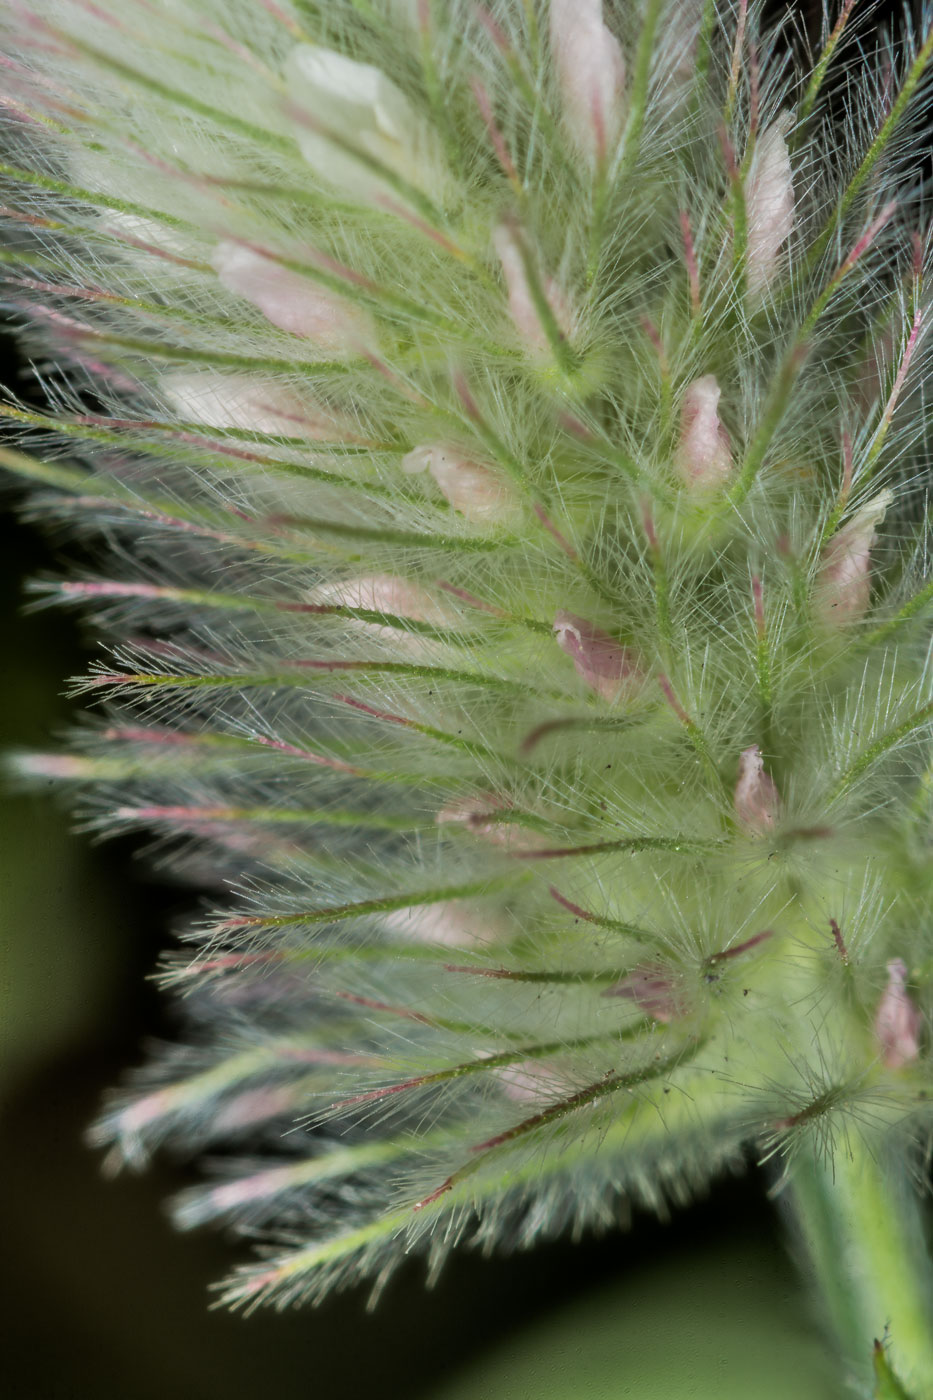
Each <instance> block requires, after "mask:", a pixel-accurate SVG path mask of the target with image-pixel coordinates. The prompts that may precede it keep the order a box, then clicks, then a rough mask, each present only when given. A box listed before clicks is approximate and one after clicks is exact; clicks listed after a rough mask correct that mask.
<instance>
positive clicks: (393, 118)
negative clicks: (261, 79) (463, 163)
mask: <svg viewBox="0 0 933 1400" xmlns="http://www.w3.org/2000/svg"><path fill="white" fill-rule="evenodd" d="M285 76H286V79H287V82H288V90H289V95H290V97H291V99H292V101H293V102H294V104H295V106H296V108H297V109H298V118H297V126H298V130H297V141H298V145H299V146H300V148H301V153H302V155H303V156H304V158H305V160H306V161H307V162H308V164H309V165H310V166H311V167H312V169H313V170H314V171H315V172H316V174H317V175H319V176H320V177H321V179H322V180H325V181H326V182H327V183H328V184H331V185H334V186H336V187H337V188H338V189H340V190H342V191H344V193H346V194H348V195H351V196H354V197H356V198H359V199H363V200H366V201H370V200H374V199H375V200H378V199H379V197H380V196H383V197H384V196H386V195H390V194H392V195H395V196H396V197H397V195H398V193H399V191H398V190H397V188H396V187H395V185H394V182H393V180H392V177H393V176H395V177H397V179H398V180H401V181H403V182H404V183H405V184H407V185H412V186H414V187H415V188H416V189H420V190H423V191H424V192H425V193H427V194H429V195H432V196H434V197H436V196H437V193H438V190H439V189H440V190H441V191H443V189H444V187H445V185H446V182H447V177H446V170H445V168H444V164H443V159H442V156H441V152H440V146H439V144H438V140H437V137H436V135H435V133H434V131H433V129H432V127H431V126H430V124H429V123H428V122H427V121H425V119H424V118H423V117H421V116H420V115H419V114H418V113H417V112H416V111H415V109H414V108H413V107H412V105H411V103H410V102H409V101H408V98H407V97H406V96H405V94H404V93H403V92H402V91H401V90H400V89H399V88H397V87H396V85H395V83H393V82H391V81H390V79H389V78H387V77H386V75H385V73H383V72H382V70H381V69H379V68H375V67H373V65H372V64H369V63H358V62H357V61H356V59H353V58H348V57H347V56H346V55H345V54H341V53H335V52H334V51H333V50H332V49H325V48H321V47H319V46H318V45H316V44H298V45H297V46H296V47H295V48H294V49H293V50H292V52H291V53H290V54H289V56H288V59H287V60H286V63H285ZM302 113H304V114H306V118H307V120H306V123H302V121H301V114H302ZM329 132H333V134H334V135H335V136H339V137H340V138H342V139H345V140H346V142H347V143H348V146H355V147H356V148H357V149H358V150H359V151H360V152H361V153H362V154H363V155H364V156H368V157H370V158H372V159H373V160H374V161H378V162H379V164H380V165H381V166H383V167H384V168H385V171H386V176H387V178H380V175H379V172H378V171H377V170H374V169H373V168H372V167H370V166H369V165H368V164H367V163H365V162H364V161H361V160H359V159H357V158H356V157H355V156H354V155H353V153H352V151H351V150H349V149H347V148H346V147H344V146H343V145H342V144H340V145H338V144H337V142H335V141H333V140H332V139H331V137H330V135H328V133H329Z"/></svg>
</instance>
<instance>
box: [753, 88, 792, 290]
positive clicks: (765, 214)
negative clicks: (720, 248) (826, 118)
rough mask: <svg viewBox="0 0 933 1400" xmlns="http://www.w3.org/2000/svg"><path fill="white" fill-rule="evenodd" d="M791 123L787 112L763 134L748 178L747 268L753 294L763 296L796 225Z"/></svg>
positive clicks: (756, 148) (759, 139) (775, 272)
mask: <svg viewBox="0 0 933 1400" xmlns="http://www.w3.org/2000/svg"><path fill="white" fill-rule="evenodd" d="M789 124H790V118H789V116H788V115H787V114H784V115H783V116H781V117H779V118H778V120H777V121H776V122H775V123H774V125H773V126H769V127H768V129H767V131H764V132H763V133H762V134H761V136H760V137H759V138H758V144H757V145H756V147H755V154H754V155H753V156H752V162H751V166H750V168H749V172H748V177H747V179H746V181H745V215H746V220H747V227H748V243H747V247H746V264H745V267H746V281H747V285H748V290H749V292H750V293H751V294H752V295H753V296H754V295H761V294H762V293H763V292H765V291H766V290H767V288H768V287H769V286H770V284H771V282H773V280H774V278H775V276H776V274H777V271H778V264H779V257H780V252H781V249H782V248H783V246H784V244H785V243H786V242H787V240H788V238H789V237H790V235H791V233H792V231H793V227H794V178H793V171H792V170H791V164H790V153H789V152H788V149H787V142H786V141H785V139H784V133H785V132H786V131H787V128H788V126H789Z"/></svg>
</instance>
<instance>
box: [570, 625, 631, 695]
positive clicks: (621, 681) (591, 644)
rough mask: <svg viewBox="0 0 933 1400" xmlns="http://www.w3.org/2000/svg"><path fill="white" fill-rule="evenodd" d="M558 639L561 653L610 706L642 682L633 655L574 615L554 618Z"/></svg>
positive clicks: (606, 633) (596, 628)
mask: <svg viewBox="0 0 933 1400" xmlns="http://www.w3.org/2000/svg"><path fill="white" fill-rule="evenodd" d="M554 635H555V637H556V638H557V645H558V646H559V647H560V649H561V651H565V652H566V653H567V655H568V656H569V657H570V659H571V660H572V661H573V664H574V668H575V670H576V672H577V675H578V676H582V678H583V680H585V681H586V683H587V685H588V686H589V687H590V689H591V690H594V691H595V692H596V694H597V695H598V696H600V697H601V699H603V700H608V701H609V702H610V703H611V702H612V701H614V700H618V699H619V698H620V697H621V695H622V692H623V689H624V690H630V689H631V688H632V687H633V686H635V685H637V684H639V683H640V681H641V672H640V671H639V668H638V666H637V664H636V662H635V659H634V657H633V655H632V653H631V651H630V650H629V649H628V648H627V647H624V646H622V645H621V644H620V643H619V642H617V641H616V640H615V638H614V637H610V636H609V633H608V632H603V631H602V629H601V628H599V627H594V626H593V624H592V623H591V622H587V621H586V619H585V618H582V617H577V616H576V615H575V614H574V613H569V612H559V613H557V614H556V615H555V617H554Z"/></svg>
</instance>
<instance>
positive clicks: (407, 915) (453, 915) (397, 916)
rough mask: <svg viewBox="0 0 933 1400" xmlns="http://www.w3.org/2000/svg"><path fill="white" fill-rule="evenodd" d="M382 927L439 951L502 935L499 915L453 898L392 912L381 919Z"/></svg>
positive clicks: (470, 944)
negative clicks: (436, 947) (435, 945)
mask: <svg viewBox="0 0 933 1400" xmlns="http://www.w3.org/2000/svg"><path fill="white" fill-rule="evenodd" d="M383 924H384V926H385V927H386V928H387V929H388V930H389V931H390V932H391V933H393V934H397V935H398V936H399V937H401V938H405V939H410V940H411V941H412V942H413V943H436V944H437V945H438V946H439V947H442V948H473V947H478V946H480V945H482V944H485V943H489V942H496V941H498V940H499V939H500V938H501V937H502V936H503V934H504V926H503V924H502V920H501V919H500V918H499V917H498V915H496V914H490V913H487V912H484V911H483V910H482V909H480V908H478V907H476V906H474V905H471V904H467V903H465V902H463V901H462V900H454V899H448V900H443V901H442V902H441V903H439V904H414V905H410V906H409V907H407V908H405V909H393V910H392V911H391V913H389V914H386V915H385V916H384V918H383Z"/></svg>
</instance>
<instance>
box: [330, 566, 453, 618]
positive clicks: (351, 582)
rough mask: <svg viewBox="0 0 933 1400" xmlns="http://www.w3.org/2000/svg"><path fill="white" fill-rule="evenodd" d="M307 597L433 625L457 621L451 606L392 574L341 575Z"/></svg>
mask: <svg viewBox="0 0 933 1400" xmlns="http://www.w3.org/2000/svg"><path fill="white" fill-rule="evenodd" d="M308 601H309V602H310V603H321V604H323V605H325V606H326V605H328V604H336V605H338V606H340V607H346V608H360V609H361V610H362V611H365V612H380V613H386V614H388V615H389V616H390V617H407V618H410V619H411V621H412V622H427V623H430V624H432V625H433V626H435V627H452V626H455V625H456V622H457V614H456V612H455V610H454V609H453V608H450V607H448V606H446V605H445V603H444V602H443V601H442V600H441V599H439V598H436V597H435V596H434V595H433V594H431V593H429V592H428V590H427V589H426V588H422V587H421V585H420V584H417V583H413V582H412V581H411V580H410V579H407V578H398V577H396V575H394V574H367V575H364V576H363V577H360V578H346V579H341V580H339V582H337V583H322V584H319V585H318V587H317V588H314V589H312V591H311V592H310V593H309V594H308ZM362 625H363V626H365V627H370V626H377V625H378V624H375V623H368V622H364V623H362ZM380 630H383V629H380ZM388 630H394V629H388Z"/></svg>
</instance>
